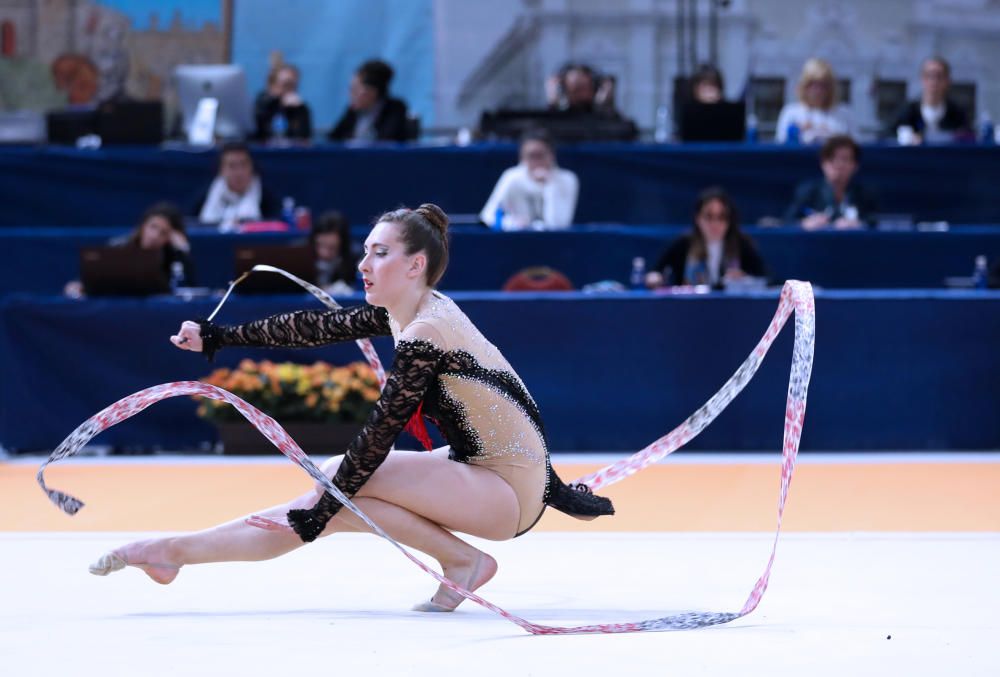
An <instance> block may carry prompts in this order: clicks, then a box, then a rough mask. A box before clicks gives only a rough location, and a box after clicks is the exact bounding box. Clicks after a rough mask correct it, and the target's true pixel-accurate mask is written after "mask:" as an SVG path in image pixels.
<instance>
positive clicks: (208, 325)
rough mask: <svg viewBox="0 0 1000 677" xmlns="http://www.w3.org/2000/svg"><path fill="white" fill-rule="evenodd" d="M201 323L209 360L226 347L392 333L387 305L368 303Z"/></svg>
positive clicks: (303, 344) (297, 343)
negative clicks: (249, 319) (242, 321)
mask: <svg viewBox="0 0 1000 677" xmlns="http://www.w3.org/2000/svg"><path fill="white" fill-rule="evenodd" d="M199 324H200V325H201V339H202V345H203V347H202V352H204V353H205V356H206V357H207V358H208V359H212V357H213V356H214V355H215V352H216V351H217V350H218V349H219V348H223V347H225V346H287V347H310V346H321V345H325V344H327V343H336V342H338V341H350V340H353V339H359V338H368V337H370V336H385V335H387V334H389V333H391V331H390V329H389V314H388V313H387V312H386V311H385V308H378V307H376V306H369V305H364V306H355V307H353V308H337V309H336V310H299V311H296V312H294V313H282V314H280V315H272V316H271V317H268V318H264V319H263V320H255V321H253V322H248V323H246V324H241V325H239V326H235V327H227V326H222V325H217V324H213V323H212V322H208V321H207V320H202V321H200V322H199Z"/></svg>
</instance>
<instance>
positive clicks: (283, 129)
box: [271, 110, 288, 141]
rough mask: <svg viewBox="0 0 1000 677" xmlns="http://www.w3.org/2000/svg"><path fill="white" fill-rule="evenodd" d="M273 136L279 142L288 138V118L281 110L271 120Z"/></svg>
mask: <svg viewBox="0 0 1000 677" xmlns="http://www.w3.org/2000/svg"><path fill="white" fill-rule="evenodd" d="M271 136H272V137H274V139H276V140H278V141H283V140H284V139H285V137H286V136H288V118H286V117H285V114H284V113H282V112H281V111H280V110H279V111H278V112H277V113H275V114H274V117H273V118H271Z"/></svg>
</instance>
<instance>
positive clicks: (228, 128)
mask: <svg viewBox="0 0 1000 677" xmlns="http://www.w3.org/2000/svg"><path fill="white" fill-rule="evenodd" d="M174 81H175V82H176V84H177V98H178V100H179V102H180V107H181V115H182V116H183V117H182V119H183V128H184V134H185V135H187V134H188V133H189V131H190V129H191V123H192V121H193V120H194V116H195V111H196V110H197V109H198V102H199V101H201V100H202V99H205V98H212V99H216V100H217V101H218V102H219V108H218V113H217V115H216V118H215V135H216V136H218V137H220V138H223V139H238V138H243V137H246V136H247V135H248V134H250V133H251V132H252V131H253V129H254V122H253V109H252V107H251V103H250V94H249V92H248V91H247V81H246V75H245V74H244V72H243V67H242V66H238V65H236V64H211V65H197V66H195V65H187V66H177V67H176V68H175V69H174Z"/></svg>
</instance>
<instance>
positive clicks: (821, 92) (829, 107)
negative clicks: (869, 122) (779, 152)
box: [775, 59, 852, 143]
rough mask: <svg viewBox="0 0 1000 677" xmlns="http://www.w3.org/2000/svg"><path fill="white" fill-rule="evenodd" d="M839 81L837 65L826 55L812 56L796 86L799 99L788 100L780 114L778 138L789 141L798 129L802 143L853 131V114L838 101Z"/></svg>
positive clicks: (803, 68)
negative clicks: (828, 60) (792, 130)
mask: <svg viewBox="0 0 1000 677" xmlns="http://www.w3.org/2000/svg"><path fill="white" fill-rule="evenodd" d="M836 89H837V81H836V78H835V77H834V74H833V68H832V67H831V66H830V64H829V63H827V62H826V61H824V60H823V59H809V60H808V61H806V63H805V65H804V66H803V67H802V75H801V77H800V78H799V84H798V87H797V88H796V93H797V96H798V101H795V102H792V103H787V104H785V106H784V108H782V109H781V113H780V114H779V115H778V127H777V130H776V132H775V141H777V142H778V143H786V142H788V141H789V140H791V141H794V140H795V139H794V138H791V137H792V136H794V135H789V129H790V128H792V127H793V126H794V128H795V129H797V130H798V140H799V141H801V142H802V143H822V142H823V141H825V140H826V139H828V138H830V137H831V136H833V135H834V134H850V133H851V126H852V125H851V114H850V111H849V110H848V109H847V106H844V105H843V104H838V103H837V91H836Z"/></svg>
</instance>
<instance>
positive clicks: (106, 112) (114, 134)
mask: <svg viewBox="0 0 1000 677" xmlns="http://www.w3.org/2000/svg"><path fill="white" fill-rule="evenodd" d="M97 133H98V135H100V137H101V141H102V142H103V143H104V144H105V145H108V144H133V145H156V144H159V143H161V142H162V141H163V103H162V102H160V101H107V102H105V103H102V104H101V106H100V108H99V109H98V116H97Z"/></svg>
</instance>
